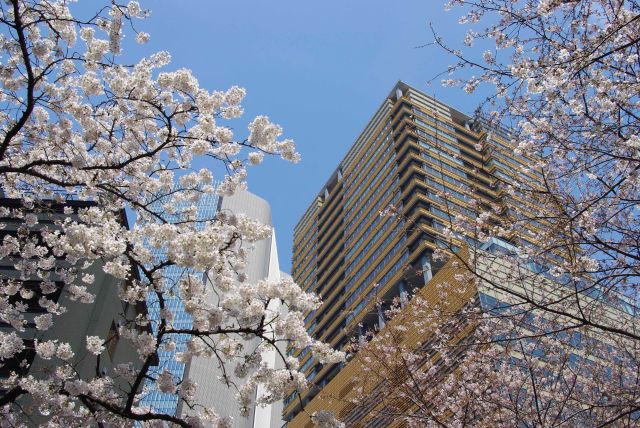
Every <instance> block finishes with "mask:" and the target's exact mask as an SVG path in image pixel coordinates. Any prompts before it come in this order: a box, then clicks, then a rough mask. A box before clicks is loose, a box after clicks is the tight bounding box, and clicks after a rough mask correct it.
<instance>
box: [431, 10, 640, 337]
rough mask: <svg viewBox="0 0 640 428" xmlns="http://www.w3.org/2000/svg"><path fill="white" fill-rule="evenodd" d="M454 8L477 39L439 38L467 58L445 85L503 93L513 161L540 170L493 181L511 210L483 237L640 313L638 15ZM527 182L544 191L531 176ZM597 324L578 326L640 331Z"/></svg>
mask: <svg viewBox="0 0 640 428" xmlns="http://www.w3.org/2000/svg"><path fill="white" fill-rule="evenodd" d="M447 6H448V7H460V8H461V10H462V11H463V12H464V15H463V16H462V18H461V19H460V23H461V24H463V25H465V26H467V27H469V30H468V31H467V33H466V36H465V39H464V44H465V45H466V47H464V48H462V49H455V48H453V47H451V45H449V44H448V42H447V41H446V40H444V39H443V38H441V37H440V36H438V35H437V34H436V39H435V40H436V42H435V43H436V44H437V45H439V46H441V47H442V48H444V49H446V50H447V51H448V52H450V53H451V54H452V55H454V56H455V57H457V59H458V61H457V63H456V64H454V65H452V66H451V67H450V69H449V71H448V73H449V74H451V78H450V79H446V80H443V83H444V84H446V85H457V84H459V85H461V86H462V87H463V89H464V90H465V91H467V92H473V91H475V89H476V88H477V87H478V86H479V85H481V84H485V85H488V86H489V87H490V88H492V89H494V90H492V91H491V93H492V95H491V96H490V97H489V98H488V99H487V100H486V102H485V103H484V105H483V114H484V116H485V117H487V118H488V121H489V123H490V124H491V123H493V124H495V125H507V126H508V127H509V129H510V131H511V139H512V141H511V143H512V145H513V147H514V152H515V155H516V156H525V157H526V158H527V159H530V160H531V161H530V162H528V163H527V164H526V165H524V166H522V167H521V168H520V170H519V171H516V173H515V174H514V176H513V177H511V179H504V178H501V177H496V181H498V182H499V187H501V188H502V189H503V191H504V193H505V195H504V200H503V201H504V203H503V204H502V205H501V206H500V205H497V206H496V207H494V210H493V211H492V212H488V213H487V214H489V215H491V217H492V218H493V219H495V220H496V221H495V222H493V227H491V228H487V229H489V230H487V231H486V235H487V236H496V237H505V236H509V235H511V236H518V237H521V238H523V239H521V240H520V242H514V243H515V244H516V245H517V246H518V247H519V248H518V251H520V256H521V257H523V258H526V257H528V258H529V259H530V260H529V261H536V260H537V261H538V262H539V264H540V269H542V270H544V271H545V272H543V273H545V274H548V275H551V276H553V277H554V278H555V279H556V281H557V282H558V283H560V284H562V285H563V286H565V287H566V288H568V289H571V290H573V291H574V292H575V293H574V294H575V295H576V296H577V295H579V294H584V293H587V294H592V295H598V297H599V299H600V301H603V302H607V303H608V304H615V303H620V304H622V303H621V302H620V296H625V297H628V299H623V300H626V301H627V302H632V303H633V302H637V301H638V297H639V295H638V291H639V289H638V285H639V284H638V261H639V260H640V252H639V249H640V247H639V246H638V242H639V239H640V235H639V233H640V227H639V225H640V224H639V217H638V210H637V206H638V200H639V199H640V194H639V188H638V168H640V152H639V151H638V150H639V147H638V126H639V125H640V122H639V121H638V114H639V112H638V104H637V103H638V92H639V91H638V90H639V88H640V82H639V81H638V67H639V65H640V63H638V49H639V45H638V41H639V38H640V26H639V19H638V17H639V16H640V5H639V4H638V3H637V2H635V1H597V0H589V1H564V0H543V1H537V0H535V1H534V0H528V1H506V0H505V1H502V0H496V1H493V0H492V1H482V2H475V1H457V0H454V1H451V2H449V3H448V5H447ZM483 23H486V24H484V25H483ZM483 49H485V50H484V52H482V53H481V54H480V53H479V52H480V51H482V50H483ZM486 139H487V144H486V145H485V146H484V147H479V149H480V150H482V151H484V152H486V154H487V156H491V154H490V149H489V147H490V145H491V144H490V140H491V131H489V132H488V135H487V138H486ZM530 171H536V173H537V174H538V179H537V180H532V179H531V178H530V177H529V176H527V175H525V174H524V173H526V172H530ZM518 201H526V202H528V203H522V202H518ZM550 259H553V260H552V262H550V263H545V262H543V261H544V260H550ZM574 303H576V304H577V302H576V301H575V299H574ZM632 306H637V305H636V304H635V303H633V304H632ZM628 309H629V310H632V308H628ZM595 315H597V313H595V314H594V316H591V315H590V314H589V313H588V310H586V311H585V312H584V313H582V314H580V315H577V318H576V319H575V322H576V323H581V324H584V325H588V326H594V327H596V328H600V329H603V330H606V331H608V332H609V333H611V334H616V335H621V336H624V337H627V338H629V339H632V340H638V339H639V336H638V334H637V330H635V326H630V327H629V328H620V329H619V330H617V331H613V330H612V329H611V328H608V327H606V326H604V325H601V324H600V323H598V321H597V320H596V318H597V317H596V316H595Z"/></svg>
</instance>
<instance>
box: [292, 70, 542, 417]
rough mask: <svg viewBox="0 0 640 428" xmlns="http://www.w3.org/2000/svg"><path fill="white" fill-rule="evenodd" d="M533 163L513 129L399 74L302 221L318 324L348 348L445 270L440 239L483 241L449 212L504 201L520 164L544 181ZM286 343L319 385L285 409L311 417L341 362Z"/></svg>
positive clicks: (455, 245)
mask: <svg viewBox="0 0 640 428" xmlns="http://www.w3.org/2000/svg"><path fill="white" fill-rule="evenodd" d="M528 164H530V160H528V159H526V158H524V157H521V156H519V155H517V154H515V153H514V151H513V149H512V148H511V146H510V144H509V138H508V135H507V133H506V132H505V131H504V130H502V129H499V128H492V127H490V126H489V125H488V123H487V122H486V121H485V120H482V119H480V118H477V117H472V116H468V115H466V114H464V113H461V112H460V111H458V110H455V109H453V108H451V107H449V106H447V105H445V104H444V103H442V102H440V101H438V100H436V99H434V98H433V97H430V96H428V95H426V94H425V93H423V92H421V91H418V90H417V89H415V88H412V87H410V86H408V85H406V84H404V83H402V82H399V83H397V84H396V86H395V87H394V88H393V89H392V91H391V92H390V94H389V95H388V96H387V97H386V98H385V100H384V101H383V103H382V105H381V106H380V107H379V108H378V110H377V111H376V112H375V114H374V115H373V117H372V119H371V120H370V122H369V123H368V124H367V126H366V127H365V129H364V131H363V132H362V133H361V134H360V136H359V137H358V139H357V140H356V142H355V143H354V144H353V146H352V147H351V148H350V149H349V151H348V152H347V154H346V156H345V157H344V159H343V160H342V161H341V162H340V164H339V165H338V168H337V169H336V170H335V172H334V173H333V174H332V175H331V177H330V179H329V180H328V181H327V183H326V184H325V186H324V187H323V188H322V190H321V191H320V192H319V193H318V195H317V196H316V198H315V199H314V201H313V202H312V203H311V205H310V206H309V208H308V209H307V210H306V212H305V213H304V215H303V216H302V218H301V219H300V221H299V222H298V224H297V225H296V227H295V230H294V248H293V263H292V275H293V278H294V279H295V280H296V282H297V283H298V284H300V285H301V286H302V287H303V288H304V289H305V290H307V291H312V292H315V293H317V294H319V295H320V296H321V297H322V301H323V304H322V306H321V307H320V308H318V309H317V310H315V311H313V312H311V313H309V314H307V316H306V319H305V322H306V327H307V329H308V331H309V333H310V334H312V335H313V336H314V337H315V338H317V339H320V340H323V341H325V342H328V343H330V344H331V345H332V346H333V347H334V348H336V349H345V347H346V346H348V344H349V343H350V341H353V340H358V338H359V337H360V336H361V335H362V334H363V333H364V332H365V331H371V330H375V329H379V328H382V327H383V326H384V324H385V318H384V315H383V313H384V310H385V309H386V307H388V304H389V302H391V301H392V300H393V299H394V298H398V299H401V300H402V299H404V298H406V294H407V292H408V291H410V290H414V289H416V288H421V287H422V286H424V284H425V283H427V282H429V281H430V280H431V279H432V277H433V276H434V275H435V274H436V273H437V272H438V271H439V270H440V268H441V267H442V262H437V261H436V260H434V258H433V253H434V251H436V249H438V248H446V249H447V250H448V251H458V250H459V249H460V248H462V247H464V246H466V245H469V244H474V245H475V244H480V245H481V244H482V243H479V242H477V241H475V237H474V236H466V237H465V236H462V237H458V238H456V239H454V240H453V241H452V240H451V239H450V237H449V236H448V235H447V233H446V232H447V229H448V228H449V227H450V226H451V222H452V220H453V219H454V218H456V217H458V218H463V219H465V220H467V221H473V220H475V219H476V216H477V213H479V212H481V211H491V210H492V209H494V208H495V206H496V204H502V205H503V206H504V205H505V198H506V197H507V195H505V194H504V193H503V192H502V190H501V186H500V182H503V183H504V182H507V183H508V182H510V177H511V176H512V175H513V174H514V173H516V171H517V173H520V174H522V173H525V174H530V175H531V179H532V180H536V179H537V177H536V173H535V171H525V172H522V171H523V168H522V167H524V166H525V165H528ZM507 205H508V203H507ZM527 235H528V234H527V233H524V234H522V236H517V237H513V240H523V239H524V240H526V239H531V238H526V237H527ZM376 303H377V304H376ZM380 303H381V304H380ZM289 352H290V353H291V354H294V355H297V356H298V357H299V358H301V367H302V370H304V372H305V374H306V375H307V379H308V380H309V382H310V383H311V384H312V387H311V388H309V389H308V390H307V391H305V392H302V393H301V394H298V393H297V392H294V391H292V392H291V394H290V395H289V396H288V397H287V399H286V400H285V409H284V418H285V420H287V421H290V422H291V423H290V426H304V424H302V425H301V422H300V421H303V420H306V421H308V419H304V418H303V417H299V418H296V415H298V414H299V413H300V411H301V409H302V408H308V407H309V403H311V402H312V400H313V398H314V397H315V396H316V395H317V394H318V393H319V392H320V391H322V390H323V388H325V387H326V386H327V385H328V384H329V383H330V382H331V381H332V379H333V378H334V377H335V376H336V375H337V374H338V373H339V372H340V371H341V370H342V368H343V365H340V364H336V365H322V364H320V363H319V362H317V361H315V360H314V358H313V357H312V356H311V355H310V353H309V352H307V350H305V349H290V350H289ZM334 389H335V388H334ZM311 407H313V406H311ZM306 417H308V416H306Z"/></svg>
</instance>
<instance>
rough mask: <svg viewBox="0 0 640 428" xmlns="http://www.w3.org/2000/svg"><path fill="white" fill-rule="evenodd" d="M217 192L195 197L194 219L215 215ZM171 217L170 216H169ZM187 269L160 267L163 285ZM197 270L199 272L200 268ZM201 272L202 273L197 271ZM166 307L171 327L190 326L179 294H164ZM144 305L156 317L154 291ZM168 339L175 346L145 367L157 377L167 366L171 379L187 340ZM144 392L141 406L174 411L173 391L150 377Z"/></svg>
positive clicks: (179, 374) (180, 368) (178, 372)
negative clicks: (198, 197) (166, 390)
mask: <svg viewBox="0 0 640 428" xmlns="http://www.w3.org/2000/svg"><path fill="white" fill-rule="evenodd" d="M219 199H220V198H219V196H218V195H217V194H216V193H209V194H205V195H203V196H202V198H201V199H200V200H199V201H198V206H197V208H198V213H197V220H198V221H202V220H207V219H212V218H214V217H215V214H216V212H217V211H218V204H219ZM164 203H165V201H163V200H162V199H161V200H158V201H157V202H156V203H155V204H154V206H153V209H154V210H156V211H162V210H163V204H164ZM169 218H171V217H169ZM162 252H163V250H162V249H153V253H154V256H162V254H161V253H162ZM188 273H190V272H189V271H187V270H186V269H183V268H180V267H178V266H169V267H167V268H165V269H164V272H163V274H164V276H165V278H166V283H167V286H168V287H170V288H177V287H176V284H178V282H179V281H180V279H181V278H183V277H184V276H185V275H186V274H188ZM200 273H201V272H200ZM201 274H202V273H201ZM165 300H166V301H165V304H166V307H167V308H168V309H169V310H170V311H171V312H172V313H173V316H174V318H173V325H174V327H175V328H180V329H189V328H191V325H192V324H191V316H190V315H189V314H188V313H187V312H186V311H185V309H184V304H183V303H182V300H181V299H180V296H179V295H178V294H177V293H176V294H174V295H168V296H167V297H166V298H165ZM147 306H148V307H149V318H150V319H152V320H160V306H159V303H158V298H157V297H156V295H155V294H153V293H150V294H149V295H148V297H147ZM151 326H152V328H153V332H154V334H155V333H156V329H157V323H156V322H152V323H151ZM171 336H172V340H173V341H174V342H175V344H176V346H175V348H174V349H172V350H168V349H162V348H161V349H159V350H158V365H157V366H153V367H150V368H149V376H150V377H151V378H153V379H155V377H157V376H158V375H159V374H160V373H162V372H163V371H164V370H168V371H169V372H170V373H171V375H172V376H173V377H174V379H183V378H184V370H185V364H184V363H183V362H180V361H178V359H177V358H176V355H177V354H178V353H180V352H184V351H186V347H187V343H188V342H189V335H187V334H174V335H171ZM144 389H145V392H144V394H143V395H142V399H141V401H140V405H141V406H143V407H150V408H151V409H153V410H154V411H155V412H158V413H163V414H167V415H175V414H176V410H177V408H178V402H179V397H178V395H177V394H171V393H166V392H162V391H160V390H159V389H158V388H157V384H156V383H155V381H154V380H151V379H150V380H148V381H147V382H146V383H145V385H144Z"/></svg>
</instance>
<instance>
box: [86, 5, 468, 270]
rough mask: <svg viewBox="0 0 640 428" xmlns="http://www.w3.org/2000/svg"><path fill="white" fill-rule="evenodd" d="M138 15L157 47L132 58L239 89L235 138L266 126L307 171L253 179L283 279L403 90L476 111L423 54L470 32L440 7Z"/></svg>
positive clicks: (160, 10) (248, 8)
mask: <svg viewBox="0 0 640 428" xmlns="http://www.w3.org/2000/svg"><path fill="white" fill-rule="evenodd" d="M141 5H142V6H143V7H144V8H149V9H151V12H152V13H151V16H150V18H148V19H147V20H145V21H142V22H139V23H137V27H138V29H139V30H142V31H146V32H148V33H150V34H151V41H150V42H149V43H148V44H147V45H145V46H143V47H135V48H134V50H133V51H132V50H129V52H127V57H129V56H130V55H137V56H139V55H147V54H149V53H150V52H155V51H158V50H167V51H169V52H170V53H171V55H172V57H173V61H172V65H171V66H169V68H171V69H173V68H180V67H187V68H190V69H192V70H193V72H194V74H195V75H196V76H197V77H198V78H199V80H200V84H201V86H203V87H205V88H207V89H209V90H214V89H219V90H223V89H227V88H228V87H229V86H231V85H239V86H243V87H245V88H246V89H247V98H246V99H245V102H244V107H245V111H246V116H245V119H246V120H244V121H241V122H236V126H240V125H241V124H242V126H243V128H244V125H245V124H246V123H247V122H248V120H249V119H250V118H251V117H253V116H255V115H257V114H266V115H268V116H269V117H270V118H271V119H272V120H273V121H274V122H276V123H279V124H280V125H282V126H283V128H284V130H285V136H286V137H288V138H293V139H294V140H295V141H296V144H297V147H298V151H299V152H300V153H301V154H302V161H301V162H300V163H298V164H296V165H290V164H288V163H286V162H284V161H281V160H279V159H270V160H267V161H266V162H265V163H264V164H263V165H261V166H259V167H254V168H251V169H250V171H249V190H250V191H252V192H254V193H255V194H257V195H259V196H261V197H263V198H265V199H267V200H268V201H269V203H270V204H271V207H272V214H273V221H274V225H275V228H276V233H277V237H278V251H279V254H280V266H281V269H282V270H284V271H287V272H288V271H290V266H291V243H292V234H293V227H294V225H295V224H296V222H297V220H298V219H299V218H300V216H301V215H302V213H303V212H304V211H305V209H306V207H307V206H308V204H309V203H310V202H311V201H312V200H313V198H314V196H315V195H316V194H317V193H318V192H319V190H320V188H321V187H322V185H323V184H324V183H325V181H326V180H327V179H328V177H329V175H330V174H331V172H333V170H334V169H335V168H336V166H337V165H338V162H339V161H340V159H341V158H342V156H343V155H344V154H345V153H346V151H347V150H348V148H349V147H350V145H351V144H352V143H353V141H354V140H355V138H356V137H357V136H358V134H359V133H360V132H361V131H362V129H363V127H364V126H365V125H366V123H367V122H368V120H369V118H370V117H371V115H372V114H373V112H374V111H375V110H376V108H377V107H378V106H379V105H380V104H381V102H382V101H383V99H384V97H385V96H386V95H387V94H388V93H389V92H390V91H391V89H392V87H393V85H394V84H395V82H396V81H397V80H403V81H405V82H407V83H408V84H411V85H413V86H415V87H417V88H419V89H421V90H423V91H425V92H427V93H428V94H431V95H435V96H436V97H437V98H439V99H441V100H442V101H444V102H447V103H449V104H451V105H453V106H455V107H456V108H457V109H458V110H461V111H464V112H467V113H471V112H473V110H474V109H475V107H476V104H477V102H478V101H479V98H478V97H475V96H474V97H469V96H468V95H466V94H464V93H463V92H462V90H460V89H452V88H442V87H441V86H440V85H439V84H432V85H428V84H427V81H428V80H430V79H431V78H432V77H433V76H434V75H436V74H437V73H439V72H441V71H443V70H446V67H447V65H448V64H449V63H450V62H452V61H453V59H452V58H450V57H447V56H446V55H445V54H444V53H443V52H442V51H440V50H438V49H437V48H435V47H423V48H416V47H417V46H420V45H424V44H426V43H428V42H429V41H431V40H432V35H431V32H430V30H429V27H428V23H429V22H432V23H433V25H434V26H435V27H436V29H437V30H438V31H439V32H440V34H442V35H444V36H445V37H447V38H449V39H450V40H461V39H462V37H463V35H464V34H463V33H464V31H465V28H464V27H462V26H461V25H458V24H457V20H458V15H459V14H460V13H459V11H453V12H444V10H443V1H440V0H422V1H417V0H415V1H414V0H398V1H379V0H348V1H344V0H343V1H333V0H325V1H320V2H305V1H290V0H279V1H264V0H218V1H211V0H184V1H181V2H174V1H168V0H156V1H149V0H148V1H141ZM91 6H92V5H91V2H89V3H85V4H82V5H81V7H82V8H84V7H91ZM127 45H128V44H127ZM128 46H130V45H128ZM245 129H246V128H245Z"/></svg>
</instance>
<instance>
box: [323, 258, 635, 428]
mask: <svg viewBox="0 0 640 428" xmlns="http://www.w3.org/2000/svg"><path fill="white" fill-rule="evenodd" d="M478 256H479V257H484V258H485V259H486V260H488V262H489V265H490V266H491V270H492V273H488V272H487V273H485V275H484V278H483V279H479V278H478V277H477V276H475V275H474V274H473V273H471V272H469V271H468V268H467V267H466V266H465V265H464V264H463V263H459V260H458V259H456V258H454V257H452V258H450V260H449V261H448V262H447V264H445V266H443V267H442V269H440V271H439V272H438V273H437V274H436V275H435V276H434V277H433V279H432V280H431V281H430V282H429V283H427V285H425V287H424V288H422V289H419V290H416V291H415V293H414V294H413V295H412V296H411V298H410V299H409V300H408V302H407V303H403V302H402V301H400V300H397V301H396V302H394V304H393V305H392V307H391V309H389V310H388V311H387V313H386V316H387V319H388V320H387V323H386V325H385V326H384V327H382V328H381V329H380V331H378V332H370V333H369V337H368V338H367V340H364V341H363V340H359V341H355V342H353V344H352V346H351V348H352V353H351V356H350V357H349V359H350V361H349V364H350V365H352V366H355V367H352V368H351V370H349V372H350V373H355V375H346V376H345V377H344V378H341V380H342V381H343V383H344V384H350V385H352V388H353V389H352V391H350V392H347V393H345V392H344V391H342V390H340V392H339V393H336V394H329V393H327V394H325V395H324V396H322V400H323V402H324V403H325V404H326V406H327V408H332V409H340V410H339V411H338V412H337V413H338V416H339V419H340V420H338V419H337V418H336V415H334V414H333V413H331V412H328V411H323V412H318V414H319V415H316V420H317V421H318V423H319V424H320V422H321V424H320V426H327V427H329V426H341V425H340V424H341V423H342V424H343V425H342V426H352V425H354V424H355V423H362V424H364V425H371V426H400V425H402V424H404V425H406V426H411V427H464V426H481V427H494V426H570V427H573V426H575V427H578V426H580V427H582V426H622V427H631V426H636V424H637V419H638V412H639V410H640V402H639V401H638V398H637V397H638V388H639V386H640V377H639V376H638V363H639V361H638V359H639V358H640V349H639V348H638V346H637V343H634V342H633V341H631V340H628V339H625V338H620V337H616V336H611V335H609V334H604V333H603V332H602V331H601V330H600V329H597V328H594V327H591V326H581V327H579V328H578V327H575V326H574V325H572V324H571V321H570V320H569V319H567V317H566V316H563V315H559V314H558V315H556V316H555V317H554V316H552V315H551V314H549V312H548V311H545V310H544V309H537V308H535V307H532V305H529V304H527V303H526V302H523V301H521V300H517V299H515V298H514V297H513V296H512V295H509V293H501V292H500V290H496V289H495V288H493V287H491V284H488V283H487V281H486V278H494V279H497V278H503V279H504V277H503V276H502V275H501V274H500V273H499V271H500V270H501V269H500V266H503V267H504V265H503V260H502V259H501V258H498V257H494V256H493V255H489V254H486V253H485V254H478ZM466 257H467V255H466V254H462V255H461V258H466ZM512 267H513V265H512V266H509V268H512ZM502 270H503V271H504V269H502ZM496 271H498V272H496ZM513 285H514V286H516V288H517V284H513ZM520 288H521V289H522V287H520ZM535 288H545V290H544V291H545V292H552V291H553V286H552V285H551V284H550V282H549V281H547V283H545V284H540V283H537V282H536V281H535V280H531V281H529V291H533V290H534V289H535ZM498 296H499V297H501V298H502V300H500V299H498V298H496V297H498ZM381 303H382V302H380V304H381ZM611 313H613V314H614V315H615V312H611ZM341 375H342V373H341V374H339V375H338V376H341ZM320 394H321V395H322V394H323V393H322V392H321V393H320ZM312 419H313V418H312Z"/></svg>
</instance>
